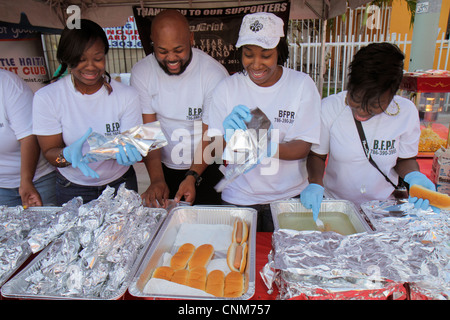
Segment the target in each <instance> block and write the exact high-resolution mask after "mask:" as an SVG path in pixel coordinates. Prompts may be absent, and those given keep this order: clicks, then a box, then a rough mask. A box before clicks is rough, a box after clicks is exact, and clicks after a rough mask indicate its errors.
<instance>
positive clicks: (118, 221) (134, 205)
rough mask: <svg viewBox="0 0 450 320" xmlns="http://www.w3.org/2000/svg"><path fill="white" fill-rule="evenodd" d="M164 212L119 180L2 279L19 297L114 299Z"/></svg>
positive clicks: (6, 288)
mask: <svg viewBox="0 0 450 320" xmlns="http://www.w3.org/2000/svg"><path fill="white" fill-rule="evenodd" d="M166 216H167V211H166V210H164V209H157V208H147V207H143V206H142V200H141V198H140V196H139V194H138V193H136V192H134V191H132V190H128V189H126V188H125V187H124V184H123V185H122V186H121V187H120V188H119V190H118V191H117V195H114V188H111V187H107V188H106V189H105V191H104V192H103V193H102V195H101V196H100V197H99V198H98V199H96V200H93V201H91V202H89V203H86V204H84V205H82V206H80V207H79V209H78V212H77V216H76V217H75V219H73V225H72V227H70V228H69V229H68V230H66V231H65V232H64V233H63V234H61V235H60V236H59V237H58V238H56V239H55V240H54V241H53V242H51V243H50V244H49V245H48V246H47V247H46V248H45V249H44V250H43V251H42V252H40V253H39V254H38V255H37V257H36V258H34V259H33V260H32V261H31V262H30V263H29V264H28V265H27V266H26V267H25V268H24V269H23V270H22V271H20V272H19V273H18V274H17V275H15V276H14V277H13V278H12V279H10V280H9V281H8V282H6V283H5V284H4V286H3V287H2V289H1V293H2V295H3V296H5V297H8V298H18V299H46V300H62V299H72V300H73V299H77V300H87V299H89V300H114V299H119V298H120V297H121V296H122V295H123V294H124V293H125V292H126V290H127V287H128V284H129V283H130V281H131V279H132V278H133V276H134V273H135V272H136V270H137V268H138V267H139V264H140V262H141V260H142V258H143V257H144V254H145V252H146V250H147V249H148V247H149V246H150V244H151V241H152V240H153V238H154V236H155V235H156V233H157V231H158V230H159V228H160V227H161V225H162V223H163V221H164V219H165V217H166Z"/></svg>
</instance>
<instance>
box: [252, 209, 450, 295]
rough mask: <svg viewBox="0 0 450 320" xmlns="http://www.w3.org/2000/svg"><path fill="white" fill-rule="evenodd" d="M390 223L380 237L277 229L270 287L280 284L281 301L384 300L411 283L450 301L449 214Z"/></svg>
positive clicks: (266, 273) (267, 276)
mask: <svg viewBox="0 0 450 320" xmlns="http://www.w3.org/2000/svg"><path fill="white" fill-rule="evenodd" d="M415 210H416V211H420V209H415ZM386 218H387V219H388V220H390V221H392V220H393V219H395V220H394V221H393V222H391V223H390V227H388V226H387V225H389V223H388V222H387V221H385V222H384V223H383V224H384V228H380V229H379V230H377V231H376V232H374V233H357V234H353V235H349V236H343V235H340V234H338V233H335V232H319V231H294V230H288V229H279V230H276V231H275V232H274V234H273V240H272V246H273V248H272V251H271V252H270V254H269V257H268V263H267V264H266V265H265V266H264V268H263V269H262V270H261V272H260V273H261V276H262V278H263V280H264V282H265V284H266V286H267V288H268V289H269V291H271V290H273V289H274V285H277V287H278V289H279V297H278V298H279V299H289V298H293V297H296V296H299V295H306V296H317V295H321V294H322V295H324V294H327V293H332V292H345V291H350V290H373V292H376V294H377V295H378V298H380V299H381V298H386V297H387V295H388V294H389V293H392V287H393V286H396V285H403V284H404V283H409V284H412V285H413V286H414V288H415V289H416V290H419V291H420V292H421V293H422V294H423V295H424V296H427V297H429V298H431V299H449V297H450V286H449V283H450V263H449V261H450V260H449V258H450V237H449V235H450V232H449V230H450V229H449V222H450V219H449V216H448V213H443V214H442V213H441V214H431V213H429V212H427V213H419V212H416V215H415V216H414V217H411V216H408V215H405V217H402V218H393V217H386ZM317 289H321V291H319V292H321V293H318V290H317Z"/></svg>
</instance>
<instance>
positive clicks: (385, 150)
mask: <svg viewBox="0 0 450 320" xmlns="http://www.w3.org/2000/svg"><path fill="white" fill-rule="evenodd" d="M396 152H397V149H396V148H395V139H393V140H374V141H373V146H372V150H371V153H372V154H378V155H380V156H385V155H391V154H394V153H396Z"/></svg>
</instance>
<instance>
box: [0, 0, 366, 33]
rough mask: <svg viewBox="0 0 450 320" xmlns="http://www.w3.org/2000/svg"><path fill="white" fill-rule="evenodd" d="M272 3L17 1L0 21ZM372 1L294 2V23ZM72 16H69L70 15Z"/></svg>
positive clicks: (0, 6) (111, 21) (4, 6)
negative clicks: (150, 8) (135, 9)
mask: <svg viewBox="0 0 450 320" xmlns="http://www.w3.org/2000/svg"><path fill="white" fill-rule="evenodd" d="M271 2H276V1H274V0H272V1H257V0H253V1H244V0H238V1H218V0H172V1H168V0H166V1H160V0H141V1H133V0H128V1H127V0H14V1H6V0H2V1H1V2H0V21H2V22H9V23H16V24H19V23H20V20H21V19H20V17H21V15H22V13H24V14H25V15H26V17H27V18H28V21H29V22H30V24H31V25H32V26H39V27H46V28H57V29H62V28H63V27H64V25H65V23H66V20H67V17H68V14H67V8H68V7H69V6H70V5H77V6H78V7H79V8H80V9H81V17H82V18H86V19H91V20H93V21H95V22H97V23H98V24H100V25H101V26H102V27H117V26H123V25H124V24H125V23H126V21H127V18H128V17H129V16H132V15H133V11H132V7H133V6H153V7H160V8H180V9H184V8H219V7H234V6H247V5H258V4H269V3H271ZM367 2H370V1H369V0H291V12H290V18H291V19H323V20H326V19H330V18H333V17H336V16H338V15H341V14H343V13H345V11H346V10H347V5H348V6H349V7H350V8H356V7H358V6H360V5H362V4H365V3H367ZM70 14H71V12H69V15H70Z"/></svg>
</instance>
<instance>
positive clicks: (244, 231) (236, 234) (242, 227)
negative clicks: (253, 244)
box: [231, 219, 248, 244]
mask: <svg viewBox="0 0 450 320" xmlns="http://www.w3.org/2000/svg"><path fill="white" fill-rule="evenodd" d="M247 239H248V226H247V223H246V222H245V221H244V220H242V219H236V220H235V221H234V224H233V233H232V239H231V242H236V243H239V244H242V243H244V242H245V241H247Z"/></svg>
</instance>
